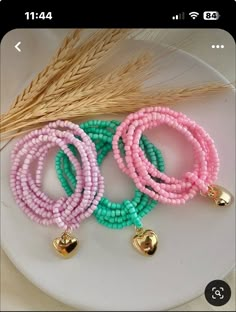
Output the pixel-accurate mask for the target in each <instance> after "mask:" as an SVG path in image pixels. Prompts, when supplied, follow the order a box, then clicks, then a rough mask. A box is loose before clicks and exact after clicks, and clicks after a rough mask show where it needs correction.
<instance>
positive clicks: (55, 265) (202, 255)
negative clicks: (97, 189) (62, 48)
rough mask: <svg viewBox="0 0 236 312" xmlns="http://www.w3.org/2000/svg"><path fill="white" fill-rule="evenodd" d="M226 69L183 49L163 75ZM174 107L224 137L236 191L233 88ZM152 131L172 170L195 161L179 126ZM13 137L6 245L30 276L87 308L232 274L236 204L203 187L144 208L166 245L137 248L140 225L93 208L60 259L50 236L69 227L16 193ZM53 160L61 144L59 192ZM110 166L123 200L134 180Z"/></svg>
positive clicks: (204, 74)
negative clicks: (32, 213)
mask: <svg viewBox="0 0 236 312" xmlns="http://www.w3.org/2000/svg"><path fill="white" fill-rule="evenodd" d="M128 45H129V44H128ZM141 45H144V43H140V42H136V43H135V44H133V43H132V47H136V48H139V47H141ZM149 47H150V49H152V51H154V52H155V53H156V54H158V53H160V49H162V48H160V47H158V46H156V45H153V44H149ZM173 77H175V78H174V79H172V78H173ZM219 79H220V80H223V78H222V77H221V76H220V75H219V74H218V73H217V72H215V71H214V70H213V69H212V68H210V67H209V66H207V65H206V64H204V63H202V62H201V61H199V60H198V59H196V58H193V57H192V56H190V55H188V54H186V53H183V52H178V53H175V55H174V58H171V56H170V58H169V59H168V58H167V59H166V60H165V62H164V63H162V66H161V67H160V69H159V71H158V75H157V77H156V80H158V81H167V84H169V85H175V86H177V85H178V86H181V85H184V86H186V84H187V83H193V84H194V83H195V82H206V81H212V80H219ZM160 86H162V85H160ZM172 108H173V109H176V110H178V111H182V112H184V113H186V114H187V115H188V116H189V117H191V118H192V119H194V120H195V121H196V122H198V123H199V124H200V125H201V126H203V127H204V128H205V129H206V131H208V133H209V134H210V135H211V136H212V138H213V139H214V140H215V144H216V147H217V149H218V152H219V156H220V160H221V168H220V174H219V179H218V181H217V182H218V183H219V184H221V185H223V186H225V187H226V188H228V189H229V190H230V191H231V192H232V193H234V190H235V174H234V173H235V129H234V128H235V104H234V92H233V90H229V91H227V92H224V93H222V94H217V95H214V96H208V97H207V96H205V97H201V98H198V99H193V100H191V101H189V100H188V101H185V102H183V103H179V104H176V105H174V106H172ZM106 118H107V119H109V118H108V117H106ZM148 136H149V138H150V139H151V140H152V141H153V142H154V143H156V144H157V145H158V147H159V148H160V149H161V150H162V152H163V155H164V158H165V161H166V168H167V171H166V172H167V173H168V174H172V175H175V176H180V175H181V173H183V172H184V171H186V170H190V169H191V164H192V158H191V156H192V154H191V147H189V146H188V145H186V142H185V141H184V139H183V138H182V137H181V136H180V135H177V134H176V133H175V132H174V131H170V130H169V129H167V128H165V127H163V128H160V129H159V130H153V131H150V132H149V133H148ZM13 143H14V142H13ZM13 143H10V144H9V145H8V146H7V147H6V148H5V149H4V150H3V151H2V153H1V174H2V176H1V243H2V247H3V249H4V250H5V252H6V253H7V255H8V256H9V258H10V259H11V261H12V262H13V263H14V264H15V265H16V267H17V268H18V269H19V270H20V271H21V272H22V273H23V274H24V275H25V276H26V277H27V278H28V279H29V280H30V281H31V282H33V283H34V284H35V285H37V286H38V287H39V288H40V289H42V290H43V291H44V292H46V293H48V294H50V295H51V296H53V297H55V298H57V299H58V300H60V301H62V302H64V303H66V304H68V305H70V306H74V307H75V308H78V309H83V310H113V311H114V310H135V311H138V310H143V311H147V310H155V311H157V310H167V309H170V308H172V307H174V306H177V305H180V304H182V303H184V302H187V301H189V300H191V299H193V298H195V297H197V296H198V295H201V294H202V293H203V292H204V289H205V287H206V285H207V284H208V283H209V282H210V281H212V280H214V279H217V278H223V277H224V276H225V275H226V274H227V273H228V272H229V271H230V270H231V269H232V268H233V266H234V262H235V250H234V249H235V235H234V234H235V207H234V204H233V205H232V206H231V207H227V208H216V207H215V206H214V204H213V203H212V202H211V201H209V200H207V199H205V198H203V197H201V196H198V197H196V198H195V199H193V200H192V201H189V202H188V203H187V204H186V205H185V206H178V207H172V206H165V205H161V204H159V205H158V206H157V207H156V209H155V210H154V211H152V212H151V213H150V214H149V215H148V216H146V217H145V218H144V220H143V221H144V224H145V226H146V227H147V228H151V229H153V230H154V231H156V232H157V233H158V235H159V240H160V243H159V248H158V251H157V252H156V254H155V255H154V256H153V257H151V258H146V257H144V256H141V255H140V254H138V253H137V252H136V250H134V249H133V247H132V245H131V238H132V236H133V235H134V229H133V228H131V227H130V228H127V229H124V230H110V229H107V228H105V227H102V226H101V225H99V224H97V223H96V221H95V219H94V218H93V217H91V218H90V219H89V220H86V221H85V222H84V223H83V224H82V225H81V228H80V229H79V230H78V231H76V232H75V234H76V236H77V237H78V238H79V240H80V244H81V247H80V250H79V252H78V254H77V255H76V256H75V257H74V258H71V259H70V260H62V259H60V258H59V257H58V256H57V255H56V254H55V253H54V250H53V249H52V246H51V241H52V239H54V238H55V237H57V236H58V234H60V230H58V229H57V228H56V227H51V228H45V227H43V226H39V225H37V224H34V223H32V222H31V221H30V220H29V219H28V218H27V217H26V216H25V215H24V214H23V213H22V211H21V210H20V209H19V208H18V207H17V206H16V204H15V202H14V199H13V197H12V194H11V191H10V188H9V170H10V162H9V155H10V151H11V149H12V144H13ZM53 165H54V164H53V154H52V155H51V157H50V159H49V160H48V163H47V167H46V168H45V176H44V178H45V183H44V189H45V191H47V192H48V193H49V194H51V195H53V196H60V194H63V191H62V189H61V187H60V185H59V183H58V181H57V179H56V175H55V172H54V167H53ZM102 172H103V173H104V176H105V183H106V194H105V195H106V196H109V198H110V199H113V200H116V201H120V200H122V199H124V198H131V196H132V195H133V190H134V188H133V185H132V183H131V182H130V180H129V179H128V178H127V177H126V176H124V175H123V174H122V173H120V172H119V170H118V168H117V166H116V164H115V162H114V160H113V158H112V155H111V154H110V155H109V157H108V158H107V159H106V161H105V163H104V166H103V167H102Z"/></svg>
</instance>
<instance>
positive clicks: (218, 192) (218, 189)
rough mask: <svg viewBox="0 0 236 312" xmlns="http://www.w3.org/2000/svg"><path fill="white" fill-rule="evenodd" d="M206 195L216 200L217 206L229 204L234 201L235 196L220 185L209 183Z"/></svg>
mask: <svg viewBox="0 0 236 312" xmlns="http://www.w3.org/2000/svg"><path fill="white" fill-rule="evenodd" d="M206 195H207V196H208V197H209V198H211V199H212V200H214V202H215V203H216V205H217V206H229V205H230V204H231V203H232V201H233V196H232V195H231V194H230V193H229V192H228V191H227V190H226V189H225V188H223V187H222V186H219V185H209V187H208V192H207V194H206Z"/></svg>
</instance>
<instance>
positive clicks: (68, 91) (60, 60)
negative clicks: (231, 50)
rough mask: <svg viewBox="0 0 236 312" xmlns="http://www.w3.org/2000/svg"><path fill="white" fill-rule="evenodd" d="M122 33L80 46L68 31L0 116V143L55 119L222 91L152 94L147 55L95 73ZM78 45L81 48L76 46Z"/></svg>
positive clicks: (76, 34)
mask: <svg viewBox="0 0 236 312" xmlns="http://www.w3.org/2000/svg"><path fill="white" fill-rule="evenodd" d="M127 33H128V31H127V30H125V29H109V30H100V31H96V32H95V33H94V34H93V35H91V36H90V37H89V38H87V39H86V40H85V41H84V42H82V43H81V42H79V38H80V31H79V30H76V31H73V32H71V33H70V34H69V35H68V36H67V37H66V38H65V40H64V41H63V42H62V44H61V46H60V47H59V49H58V50H57V53H56V54H55V56H54V57H53V59H52V61H51V63H50V64H49V65H48V66H47V67H46V68H45V69H44V70H43V71H42V72H41V73H39V74H38V76H37V77H36V78H35V79H34V80H33V81H32V82H31V83H30V85H29V86H28V87H27V88H26V89H25V90H24V91H23V92H22V94H21V95H19V96H18V97H17V99H16V101H15V102H14V104H13V105H12V107H11V109H10V110H9V111H8V113H6V114H4V115H1V126H0V130H1V133H2V136H1V140H7V139H11V138H14V137H17V136H19V135H22V134H24V133H25V132H27V131H29V130H31V129H35V128H38V127H40V126H41V125H44V124H45V123H47V122H49V121H53V120H57V119H64V120H65V119H67V120H71V121H73V120H82V119H84V118H85V117H87V118H88V117H96V116H99V115H104V114H127V113H131V112H134V111H136V110H137V109H140V108H142V107H144V106H149V105H166V104H168V105H169V104H172V103H175V102H178V101H180V100H184V99H187V98H189V97H194V96H197V95H200V94H205V93H210V92H216V91H220V90H222V89H225V88H226V87H228V86H227V85H222V84H217V83H213V84H205V85H202V86H195V87H185V88H176V89H173V88H172V89H162V90H158V91H156V90H153V89H150V88H149V89H147V88H146V89H145V90H143V88H142V83H143V81H144V80H146V79H147V78H149V77H151V75H152V74H153V71H152V69H151V68H150V66H149V65H150V64H151V57H150V55H148V54H143V55H140V56H138V57H136V58H134V59H131V61H129V62H128V63H125V64H123V65H121V66H119V67H118V68H116V69H112V70H111V71H110V72H108V73H99V72H97V68H98V67H99V65H100V66H101V63H102V62H104V60H106V59H107V56H108V55H109V53H111V52H112V51H113V49H114V47H116V46H117V45H118V44H119V43H121V42H122V40H124V39H125V38H126V36H127ZM78 42H79V45H78Z"/></svg>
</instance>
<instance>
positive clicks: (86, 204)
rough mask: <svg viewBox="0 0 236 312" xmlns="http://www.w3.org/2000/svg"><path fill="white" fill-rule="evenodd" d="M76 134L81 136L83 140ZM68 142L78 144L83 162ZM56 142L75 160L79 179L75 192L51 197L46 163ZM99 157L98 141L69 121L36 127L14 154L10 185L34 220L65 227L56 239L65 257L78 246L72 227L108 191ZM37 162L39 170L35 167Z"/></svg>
mask: <svg viewBox="0 0 236 312" xmlns="http://www.w3.org/2000/svg"><path fill="white" fill-rule="evenodd" d="M75 136H80V138H81V140H78V139H76V138H75ZM68 144H73V145H74V146H75V148H76V149H77V151H78V152H79V154H80V158H81V163H82V165H81V164H80V162H79V161H78V160H77V158H76V157H75V156H74V155H73V153H72V152H71V151H70V149H69V148H68V146H67V145H68ZM54 146H58V147H59V148H60V149H62V150H63V151H64V153H65V154H66V155H67V157H68V158H69V159H70V161H71V162H72V164H73V166H74V169H75V172H76V173H75V175H76V181H77V184H76V188H75V192H74V194H73V195H72V196H70V197H67V196H63V197H61V198H59V199H58V200H53V199H51V198H49V197H48V196H47V195H46V194H45V193H43V192H42V191H41V190H40V188H41V184H42V169H43V164H44V161H45V158H46V155H47V153H48V151H49V150H50V148H52V147H54ZM96 157H97V154H96V149H95V145H94V143H93V142H92V141H91V139H90V138H89V136H88V135H87V134H86V133H85V132H84V131H83V130H82V129H81V128H80V127H79V126H78V125H75V124H73V123H71V122H69V121H56V122H52V123H50V124H48V125H46V126H45V127H43V128H42V129H40V130H34V131H32V132H31V133H29V134H27V135H26V136H25V137H23V138H22V139H21V140H20V141H18V142H17V143H16V145H15V147H14V150H13V152H12V155H11V160H12V168H11V174H10V185H11V188H12V192H13V195H14V197H15V200H16V203H17V204H18V205H19V207H20V208H21V209H22V210H23V211H24V213H25V214H26V215H27V216H28V217H29V218H30V219H31V220H32V221H34V222H37V223H39V224H43V225H46V226H48V225H51V224H56V225H57V226H58V227H59V228H62V229H63V230H64V232H63V234H62V236H61V237H59V238H56V239H55V240H54V241H53V246H54V247H55V249H56V250H57V252H58V253H59V254H60V255H62V256H64V257H68V256H71V255H72V254H74V252H75V251H76V250H77V247H78V241H77V239H76V238H75V237H73V236H72V235H71V231H72V230H74V229H76V228H78V227H79V225H80V223H81V221H83V220H84V219H85V218H88V217H89V216H90V215H91V214H92V213H93V211H94V210H95V209H96V207H97V204H98V203H99V201H100V199H101V197H102V195H103V192H104V179H103V177H102V176H101V173H100V170H99V167H98V165H97V161H96ZM34 162H35V163H36V172H35V174H33V172H32V171H33V170H32V169H33V168H32V167H31V165H32V163H34Z"/></svg>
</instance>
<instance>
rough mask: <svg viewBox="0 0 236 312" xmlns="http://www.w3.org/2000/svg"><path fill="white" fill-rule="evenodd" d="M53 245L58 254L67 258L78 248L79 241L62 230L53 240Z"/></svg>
mask: <svg viewBox="0 0 236 312" xmlns="http://www.w3.org/2000/svg"><path fill="white" fill-rule="evenodd" d="M53 246H54V248H55V249H56V251H57V253H58V254H59V255H60V256H62V257H63V258H69V257H71V256H73V255H74V254H75V253H76V251H77V250H78V247H79V242H78V240H77V238H75V237H73V236H72V235H71V234H70V233H68V232H64V233H63V234H62V236H61V237H58V238H55V239H54V240H53Z"/></svg>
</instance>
